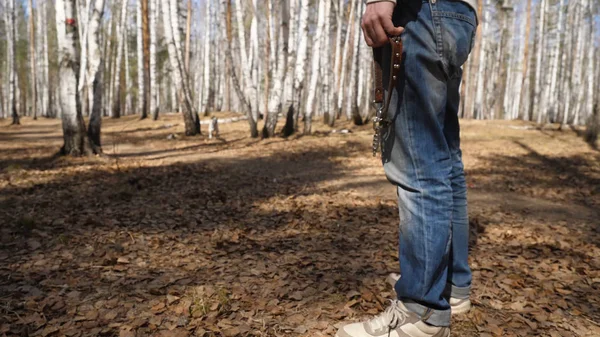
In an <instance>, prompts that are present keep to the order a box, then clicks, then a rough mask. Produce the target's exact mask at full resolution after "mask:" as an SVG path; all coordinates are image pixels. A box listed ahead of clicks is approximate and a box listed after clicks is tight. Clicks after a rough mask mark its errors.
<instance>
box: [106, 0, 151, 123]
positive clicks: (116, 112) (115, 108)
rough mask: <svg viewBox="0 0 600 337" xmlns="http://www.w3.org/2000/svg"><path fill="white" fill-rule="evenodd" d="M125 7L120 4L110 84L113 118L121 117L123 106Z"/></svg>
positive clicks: (123, 4)
mask: <svg viewBox="0 0 600 337" xmlns="http://www.w3.org/2000/svg"><path fill="white" fill-rule="evenodd" d="M127 7H128V2H127V1H123V2H122V3H121V15H120V18H119V22H117V58H116V61H115V76H114V81H113V83H112V86H113V88H115V89H114V90H115V92H116V97H114V98H113V102H111V106H112V109H111V117H113V118H119V117H121V110H122V109H121V108H122V106H123V104H122V102H121V98H122V97H123V93H122V92H121V73H122V70H123V68H122V67H121V63H123V42H124V41H126V40H125V39H126V37H127V33H126V28H127V27H126V22H127V21H126V20H127ZM142 82H143V81H142Z"/></svg>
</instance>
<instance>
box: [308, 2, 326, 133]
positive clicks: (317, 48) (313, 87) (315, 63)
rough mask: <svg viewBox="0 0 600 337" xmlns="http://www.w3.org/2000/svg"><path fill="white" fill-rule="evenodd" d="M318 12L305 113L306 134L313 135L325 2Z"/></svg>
mask: <svg viewBox="0 0 600 337" xmlns="http://www.w3.org/2000/svg"><path fill="white" fill-rule="evenodd" d="M317 10H318V19H317V32H316V34H315V37H314V39H313V46H312V57H311V77H310V84H309V87H308V97H307V99H306V104H305V105H306V106H305V111H304V115H305V117H304V134H311V132H312V130H311V128H312V116H313V111H314V110H315V108H316V104H315V96H316V91H317V83H318V80H319V78H320V76H321V74H320V69H322V68H320V67H319V66H320V61H321V57H320V54H321V53H322V52H323V51H322V46H323V44H324V36H325V34H326V32H325V1H320V2H319V8H318V9H317Z"/></svg>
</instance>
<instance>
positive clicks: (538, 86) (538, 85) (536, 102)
mask: <svg viewBox="0 0 600 337" xmlns="http://www.w3.org/2000/svg"><path fill="white" fill-rule="evenodd" d="M546 1H547V0H541V1H540V6H539V7H540V9H539V21H538V25H537V27H536V30H537V47H536V48H537V55H536V65H535V87H534V93H533V111H532V112H533V113H536V110H537V122H538V123H541V122H542V119H543V115H544V111H542V110H541V109H540V100H541V98H542V97H541V96H542V65H543V63H544V61H545V58H544V53H543V50H544V48H545V46H546V44H545V23H546V21H545V18H546Z"/></svg>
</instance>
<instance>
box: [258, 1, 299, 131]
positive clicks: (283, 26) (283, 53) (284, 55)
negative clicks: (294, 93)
mask: <svg viewBox="0 0 600 337" xmlns="http://www.w3.org/2000/svg"><path fill="white" fill-rule="evenodd" d="M269 1H272V0H269ZM292 1H294V0H292ZM288 7H289V0H282V1H281V2H280V20H281V21H280V25H279V27H280V34H279V41H278V43H277V48H278V57H277V71H276V73H275V76H274V78H273V81H272V82H273V89H272V90H271V96H270V99H269V111H268V115H267V123H266V124H265V131H264V132H263V137H273V136H275V126H276V125H277V115H278V114H279V111H280V110H281V97H282V95H283V80H284V77H285V73H286V70H287V68H288V67H287V60H288V38H289V36H288V35H289V12H288Z"/></svg>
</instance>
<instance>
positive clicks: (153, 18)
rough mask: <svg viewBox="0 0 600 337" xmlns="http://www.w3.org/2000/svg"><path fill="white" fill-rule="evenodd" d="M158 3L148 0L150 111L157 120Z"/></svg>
mask: <svg viewBox="0 0 600 337" xmlns="http://www.w3.org/2000/svg"><path fill="white" fill-rule="evenodd" d="M160 3H161V1H159V0H150V1H149V3H148V5H149V10H148V12H149V14H150V17H149V20H150V113H151V114H152V119H154V120H157V119H158V114H159V105H158V86H157V77H158V73H157V71H156V44H157V40H158V36H157V29H156V26H157V25H158V20H157V17H158V13H159V12H160V8H159V6H160Z"/></svg>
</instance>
